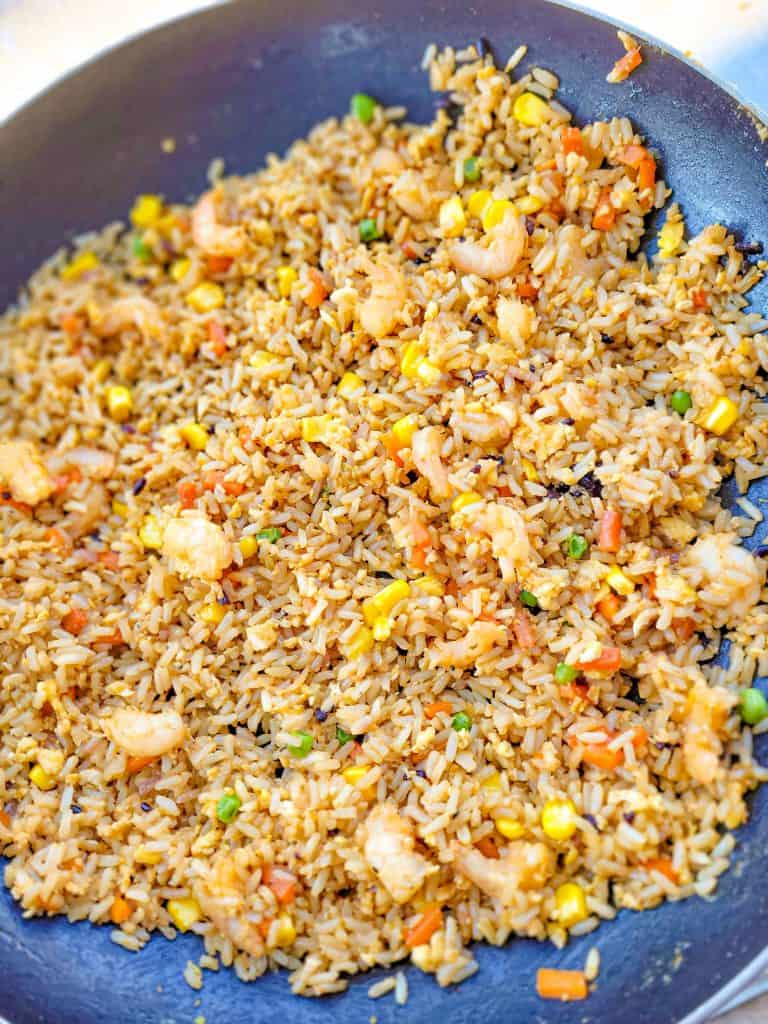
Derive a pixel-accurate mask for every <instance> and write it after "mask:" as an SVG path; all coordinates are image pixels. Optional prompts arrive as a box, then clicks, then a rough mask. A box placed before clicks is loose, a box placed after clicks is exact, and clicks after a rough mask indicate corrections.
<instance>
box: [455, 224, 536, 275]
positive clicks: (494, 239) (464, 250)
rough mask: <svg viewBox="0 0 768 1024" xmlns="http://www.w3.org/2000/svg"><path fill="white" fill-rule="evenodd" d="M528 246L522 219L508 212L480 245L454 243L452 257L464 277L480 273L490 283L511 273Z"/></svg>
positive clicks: (474, 243) (477, 243) (476, 243)
mask: <svg viewBox="0 0 768 1024" xmlns="http://www.w3.org/2000/svg"><path fill="white" fill-rule="evenodd" d="M527 244H528V234H527V232H526V230H525V226H524V224H523V221H522V219H521V218H520V217H518V216H517V214H515V213H514V212H513V211H509V212H508V213H507V215H506V216H505V217H504V219H503V220H502V221H500V223H498V224H497V225H496V227H494V228H491V230H490V231H489V232H488V234H487V235H486V236H485V238H483V239H482V240H481V241H478V242H454V243H453V245H452V246H451V248H450V253H449V255H450V258H451V260H452V262H453V265H454V267H456V269H457V270H459V271H461V273H462V274H477V276H478V277H484V278H486V279H487V280H489V281H498V279H499V278H500V277H506V276H507V274H511V273H512V271H513V270H514V269H515V267H516V266H517V264H518V263H519V262H520V258H521V257H522V255H523V253H524V252H525V248H526V245H527Z"/></svg>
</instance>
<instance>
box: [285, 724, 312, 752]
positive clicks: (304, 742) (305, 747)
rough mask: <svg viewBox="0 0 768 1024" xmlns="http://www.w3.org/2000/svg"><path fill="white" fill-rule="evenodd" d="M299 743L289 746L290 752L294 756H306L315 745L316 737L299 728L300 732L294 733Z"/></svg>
mask: <svg viewBox="0 0 768 1024" xmlns="http://www.w3.org/2000/svg"><path fill="white" fill-rule="evenodd" d="M292 735H293V736H294V737H295V739H296V741H297V743H296V746H289V747H288V753H289V754H291V755H293V757H306V756H307V754H308V753H309V752H310V750H311V749H312V747H313V746H314V745H315V740H314V737H313V736H311V735H310V734H309V733H308V732H303V731H302V730H299V731H298V732H294V733H292Z"/></svg>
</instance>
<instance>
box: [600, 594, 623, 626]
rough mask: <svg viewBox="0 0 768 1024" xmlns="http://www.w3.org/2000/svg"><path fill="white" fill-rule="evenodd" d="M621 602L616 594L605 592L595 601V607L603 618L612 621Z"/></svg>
mask: <svg viewBox="0 0 768 1024" xmlns="http://www.w3.org/2000/svg"><path fill="white" fill-rule="evenodd" d="M622 603H623V602H622V600H621V598H620V597H619V595H618V594H606V595H605V597H603V598H601V599H600V600H599V601H598V602H597V605H596V608H597V610H598V611H599V612H600V614H601V615H602V616H603V618H605V619H608V621H609V622H613V620H614V618H615V616H616V615H617V613H618V612H619V610H620V608H621V605H622Z"/></svg>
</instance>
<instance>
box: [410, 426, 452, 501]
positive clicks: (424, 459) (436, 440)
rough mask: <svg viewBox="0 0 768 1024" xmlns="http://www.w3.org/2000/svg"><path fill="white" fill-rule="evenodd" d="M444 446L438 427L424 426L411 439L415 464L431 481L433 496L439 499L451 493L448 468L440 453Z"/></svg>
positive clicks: (441, 499)
mask: <svg viewBox="0 0 768 1024" xmlns="http://www.w3.org/2000/svg"><path fill="white" fill-rule="evenodd" d="M442 446H443V440H442V436H441V434H440V431H439V429H438V428H437V427H422V428H421V430H417V431H416V433H415V434H414V435H413V438H412V440H411V455H412V456H413V464H414V465H415V466H416V469H418V471H419V472H420V473H421V475H422V476H424V477H426V478H427V480H428V481H429V486H430V489H431V491H432V496H433V497H434V498H435V499H436V500H437V501H443V500H444V499H445V498H447V497H449V496H450V494H451V484H450V481H449V480H448V470H447V469H446V468H445V466H444V465H443V460H442V458H441V455H440V452H441V449H442Z"/></svg>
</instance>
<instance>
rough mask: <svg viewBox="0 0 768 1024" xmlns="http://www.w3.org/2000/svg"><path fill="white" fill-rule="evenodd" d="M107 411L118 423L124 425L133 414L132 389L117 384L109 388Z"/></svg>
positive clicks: (107, 392)
mask: <svg viewBox="0 0 768 1024" xmlns="http://www.w3.org/2000/svg"><path fill="white" fill-rule="evenodd" d="M105 397H106V399H107V411H108V412H109V415H110V416H111V417H112V419H113V420H115V422H116V423H124V422H125V421H126V420H127V419H128V417H129V416H130V415H131V413H132V412H133V395H132V394H131V390H130V388H126V387H123V385H122V384H115V385H114V386H113V387H111V388H107V391H106V395H105Z"/></svg>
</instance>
